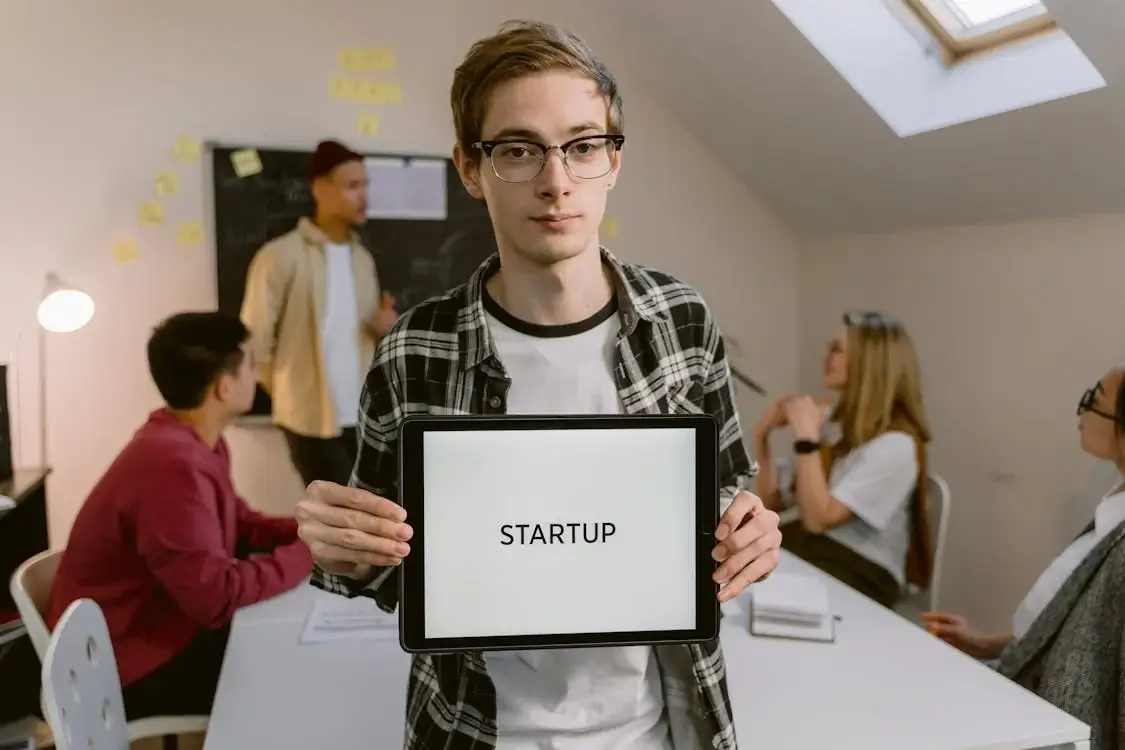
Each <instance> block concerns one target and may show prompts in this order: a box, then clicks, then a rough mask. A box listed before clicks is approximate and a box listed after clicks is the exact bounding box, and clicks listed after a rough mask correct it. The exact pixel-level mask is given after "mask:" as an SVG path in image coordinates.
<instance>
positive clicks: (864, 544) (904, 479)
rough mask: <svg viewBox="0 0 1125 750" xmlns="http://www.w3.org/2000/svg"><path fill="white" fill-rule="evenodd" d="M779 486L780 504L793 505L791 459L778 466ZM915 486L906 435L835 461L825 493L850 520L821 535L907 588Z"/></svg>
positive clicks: (914, 456) (913, 456) (914, 462)
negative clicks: (859, 556)
mask: <svg viewBox="0 0 1125 750" xmlns="http://www.w3.org/2000/svg"><path fill="white" fill-rule="evenodd" d="M777 481H778V487H779V488H780V489H781V493H782V499H783V501H784V502H785V503H786V504H787V505H794V504H795V498H794V497H793V495H792V490H791V488H792V486H793V462H792V459H787V460H785V461H781V462H779V463H778V468H777ZM917 481H918V452H917V447H916V445H915V442H914V438H913V437H912V436H911V435H909V434H907V433H905V432H884V433H883V434H882V435H880V436H879V437H877V438H875V439H873V440H869V441H867V442H866V443H864V444H863V445H861V446H859V447H858V448H856V449H854V450H853V451H851V452H850V453H848V454H847V455H846V456H844V457H842V458H838V459H836V461H834V462H833V464H832V470H831V472H830V473H829V476H828V492H829V494H830V495H832V497H834V498H836V499H837V500H839V501H840V502H841V503H843V504H844V505H846V506H847V507H848V509H849V510H851V512H852V514H853V516H854V517H853V518H852V519H851V520H850V521H847V522H845V523H842V524H840V525H839V526H837V527H836V528H834V529H829V530H828V531H827V532H826V533H825V536H827V537H829V538H830V539H834V540H836V541H837V542H839V543H840V544H842V545H844V546H845V547H847V548H848V549H850V550H852V551H853V552H855V553H857V554H859V555H862V556H863V557H864V558H866V559H868V560H870V561H871V562H873V563H876V564H877V565H879V566H880V567H882V568H884V569H886V570H887V572H889V573H890V574H891V575H893V576H894V578H895V580H896V581H898V582H899V583H900V584H903V583H905V582H906V553H907V551H908V550H909V547H910V497H911V495H912V494H913V492H914V485H915V484H916V483H917Z"/></svg>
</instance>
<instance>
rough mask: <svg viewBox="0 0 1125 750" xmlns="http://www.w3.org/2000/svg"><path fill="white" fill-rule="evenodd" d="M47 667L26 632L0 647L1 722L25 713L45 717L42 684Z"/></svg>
mask: <svg viewBox="0 0 1125 750" xmlns="http://www.w3.org/2000/svg"><path fill="white" fill-rule="evenodd" d="M42 670H43V668H42V666H41V665H40V664H39V656H38V655H37V654H36V653H35V647H34V646H32V645H31V639H30V638H28V637H27V636H26V635H25V636H23V637H22V638H18V639H16V640H15V641H13V642H11V643H10V644H8V645H7V646H0V693H2V694H3V696H4V698H3V700H0V724H8V723H10V722H13V721H18V720H20V719H22V718H24V717H25V716H38V717H39V718H40V719H42V718H43V716H42V711H40V710H39V684H40V680H41V679H42V674H43V671H42Z"/></svg>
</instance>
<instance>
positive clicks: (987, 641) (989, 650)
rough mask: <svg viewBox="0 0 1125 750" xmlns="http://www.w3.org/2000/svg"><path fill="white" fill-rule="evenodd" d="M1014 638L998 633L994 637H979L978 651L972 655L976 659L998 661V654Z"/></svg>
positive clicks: (1009, 634)
mask: <svg viewBox="0 0 1125 750" xmlns="http://www.w3.org/2000/svg"><path fill="white" fill-rule="evenodd" d="M1013 638H1014V636H1013V635H1012V634H1011V633H998V634H995V635H985V636H982V637H981V642H980V651H979V653H977V654H974V656H976V657H977V658H978V659H998V658H1000V654H1001V653H1002V652H1003V651H1004V649H1005V648H1007V647H1008V644H1009V643H1011V642H1012V640H1013Z"/></svg>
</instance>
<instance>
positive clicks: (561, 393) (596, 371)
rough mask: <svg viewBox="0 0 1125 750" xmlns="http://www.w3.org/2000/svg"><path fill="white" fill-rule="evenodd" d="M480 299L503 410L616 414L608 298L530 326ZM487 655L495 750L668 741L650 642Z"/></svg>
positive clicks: (612, 748) (586, 749)
mask: <svg viewBox="0 0 1125 750" xmlns="http://www.w3.org/2000/svg"><path fill="white" fill-rule="evenodd" d="M485 307H486V310H487V319H488V328H489V332H490V333H491V335H492V338H493V345H494V346H495V348H496V352H497V356H499V358H500V361H501V362H502V363H503V365H504V369H505V370H506V371H507V373H508V376H509V377H510V378H511V380H512V385H511V387H510V389H509V391H508V396H507V400H508V407H507V412H508V413H509V414H618V413H620V412H621V402H620V399H619V397H618V393H617V386H616V384H615V383H614V378H613V362H614V348H615V344H616V339H617V334H618V331H619V330H620V322H619V318H618V315H617V311H616V306H615V305H614V304H612V303H611V305H609V306H607V307H606V308H605V309H603V310H602V311H601V312H599V313H597V314H596V315H594V316H593V317H591V318H590V319H588V320H586V321H583V322H581V323H575V324H573V325H569V326H535V325H531V324H528V323H525V322H522V321H519V320H516V319H514V318H513V317H512V316H511V315H509V314H508V313H506V312H505V311H504V310H502V309H499V308H498V307H497V305H496V303H495V302H492V301H491V300H489V301H488V303H487V304H486V305H485ZM569 470H570V467H566V466H560V467H559V471H562V472H565V471H569ZM545 479H548V480H549V477H548V478H545ZM485 658H486V660H487V664H488V673H489V675H490V676H491V678H492V682H493V684H494V685H495V687H496V707H497V727H498V731H499V740H498V742H497V748H498V749H499V750H671V749H672V741H671V739H670V733H669V724H668V719H667V713H666V711H665V705H664V690H663V684H662V681H661V677H660V671H659V666H658V665H657V662H656V654H655V651H654V650H653V649H652V648H651V647H649V646H629V647H605V648H563V649H548V650H533V651H510V652H504V651H501V652H488V653H486V654H485Z"/></svg>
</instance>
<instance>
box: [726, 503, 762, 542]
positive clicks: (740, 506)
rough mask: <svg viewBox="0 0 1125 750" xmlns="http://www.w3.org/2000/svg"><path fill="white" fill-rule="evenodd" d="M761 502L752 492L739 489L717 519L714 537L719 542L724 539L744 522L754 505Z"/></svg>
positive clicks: (758, 504)
mask: <svg viewBox="0 0 1125 750" xmlns="http://www.w3.org/2000/svg"><path fill="white" fill-rule="evenodd" d="M761 504H762V501H761V500H760V499H759V498H758V496H757V495H755V494H754V493H752V492H748V491H746V490H739V491H738V493H737V494H736V495H735V496H734V499H733V500H732V501H731V504H730V507H729V508H727V512H726V513H724V514H723V517H722V518H720V519H719V525H718V526H717V527H715V538H716V539H718V540H719V541H720V542H722V541H725V540H726V538H727V537H728V536H730V534H731V533H732V532H733V531H735V530H736V529H737V528H738V527H739V526H741V525H742V524H743V522H745V520H746V518H747V517H748V516H749V515H750V514H751V513H752V512H753V510H754V508H755V506H760V505H761Z"/></svg>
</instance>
